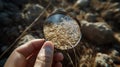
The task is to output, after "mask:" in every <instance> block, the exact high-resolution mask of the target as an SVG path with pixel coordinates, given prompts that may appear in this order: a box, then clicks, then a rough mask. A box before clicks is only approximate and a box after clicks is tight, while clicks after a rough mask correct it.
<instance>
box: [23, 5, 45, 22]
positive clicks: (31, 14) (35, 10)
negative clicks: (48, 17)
mask: <svg viewBox="0 0 120 67" xmlns="http://www.w3.org/2000/svg"><path fill="white" fill-rule="evenodd" d="M43 9H44V8H43V7H42V6H41V5H39V4H27V5H26V7H25V9H24V11H23V15H24V16H23V17H24V19H26V20H28V22H31V21H33V20H35V18H36V17H38V15H39V14H40V13H41V12H42V11H43Z"/></svg>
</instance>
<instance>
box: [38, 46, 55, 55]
mask: <svg viewBox="0 0 120 67" xmlns="http://www.w3.org/2000/svg"><path fill="white" fill-rule="evenodd" d="M40 54H42V55H52V54H53V49H52V47H51V46H49V45H46V46H43V48H42V49H41V51H40Z"/></svg>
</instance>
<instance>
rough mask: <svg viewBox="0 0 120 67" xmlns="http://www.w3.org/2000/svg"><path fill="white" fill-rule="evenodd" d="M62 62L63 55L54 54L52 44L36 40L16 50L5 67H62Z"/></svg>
mask: <svg viewBox="0 0 120 67" xmlns="http://www.w3.org/2000/svg"><path fill="white" fill-rule="evenodd" d="M62 60H63V54H62V53H56V54H54V46H53V43H52V42H50V41H46V42H45V40H44V39H35V40H32V41H30V42H28V43H26V44H24V45H22V46H20V47H18V48H16V49H15V50H14V51H13V52H12V54H11V55H10V57H9V58H8V60H7V61H6V63H5V65H4V67H52V66H53V67H62V64H61V63H60V61H62Z"/></svg>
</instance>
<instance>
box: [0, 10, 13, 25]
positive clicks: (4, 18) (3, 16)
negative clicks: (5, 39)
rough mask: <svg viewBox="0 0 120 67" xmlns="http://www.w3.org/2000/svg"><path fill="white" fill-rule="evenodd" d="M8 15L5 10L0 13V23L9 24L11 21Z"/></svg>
mask: <svg viewBox="0 0 120 67" xmlns="http://www.w3.org/2000/svg"><path fill="white" fill-rule="evenodd" d="M8 16H9V15H8V14H7V13H5V12H2V13H0V25H9V24H10V23H11V22H12V20H11V19H10V18H9V17H8Z"/></svg>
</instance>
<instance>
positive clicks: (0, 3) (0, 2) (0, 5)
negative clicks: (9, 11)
mask: <svg viewBox="0 0 120 67" xmlns="http://www.w3.org/2000/svg"><path fill="white" fill-rule="evenodd" d="M2 9H3V2H2V0H0V10H2Z"/></svg>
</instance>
